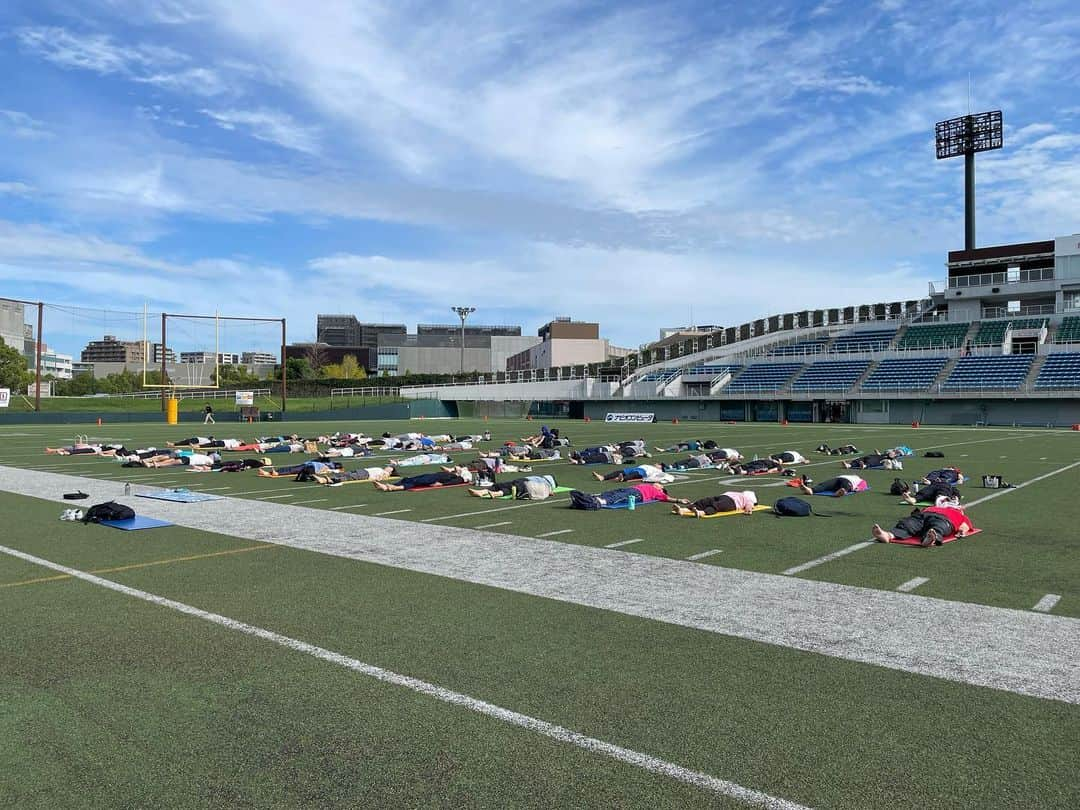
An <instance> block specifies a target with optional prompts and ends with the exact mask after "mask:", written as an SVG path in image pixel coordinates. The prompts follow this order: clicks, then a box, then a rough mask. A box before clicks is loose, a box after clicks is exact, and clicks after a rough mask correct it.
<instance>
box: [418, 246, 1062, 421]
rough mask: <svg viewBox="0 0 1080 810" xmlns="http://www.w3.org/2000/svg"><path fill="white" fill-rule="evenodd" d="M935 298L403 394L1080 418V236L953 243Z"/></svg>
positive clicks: (705, 415) (562, 408)
mask: <svg viewBox="0 0 1080 810" xmlns="http://www.w3.org/2000/svg"><path fill="white" fill-rule="evenodd" d="M947 267H948V278H947V279H945V280H944V281H942V282H931V283H930V284H929V286H928V292H927V295H926V296H925V297H924V298H921V299H909V300H904V301H892V302H886V303H874V304H862V305H857V306H844V307H836V308H826V309H814V310H802V311H799V312H788V313H781V314H775V315H769V316H766V317H763V318H758V319H756V320H751V321H748V322H746V323H743V324H740V325H738V326H730V327H709V329H708V331H706V330H704V329H700V328H693V327H690V328H687V329H686V330H681V331H684V332H685V333H686V335H687V336H686V337H685V338H684V339H682V340H672V339H671V338H670V336H665V337H664V339H663V340H660V341H657V342H656V343H651V344H647V345H645V346H642V347H641V349H640V350H639V351H638V352H636V353H635V354H631V355H630V356H628V357H627V358H625V360H624V361H623V362H622V364H621V365H619V366H614V365H604V364H592V365H587V366H585V365H581V366H566V367H562V368H552V369H538V370H535V371H529V372H519V373H505V374H503V373H500V374H494V375H489V376H485V377H483V378H482V379H481V381H480V382H479V383H475V384H467V385H455V386H441V387H430V386H429V387H415V388H406V389H403V394H404V395H406V396H411V397H425V398H431V397H434V398H438V399H442V400H444V401H447V402H454V401H483V400H494V401H520V402H531V403H534V406H535V407H537V409H538V411H539V412H543V413H550V414H553V415H556V414H563V415H567V416H578V417H584V416H588V417H591V418H603V417H604V415H605V414H606V413H608V412H612V411H619V412H624V411H637V412H642V413H651V414H653V415H654V416H655V418H657V419H687V420H696V419H699V420H724V421H761V420H762V419H765V420H769V421H772V420H777V421H784V420H790V421H835V420H837V419H839V420H842V421H848V422H866V423H890V422H892V423H906V422H926V423H939V424H971V423H990V422H994V423H1008V424H1037V425H1052V424H1073V423H1076V422H1077V421H1078V418H1077V417H1078V414H1077V412H1076V402H1077V397H1078V396H1080V351H1078V344H1080V236H1077V235H1073V236H1063V237H1058V238H1057V239H1051V240H1045V241H1040V242H1027V243H1020V244H1011V245H998V246H992V247H983V248H971V249H965V250H959V251H952V252H950V253H949V254H948V261H947Z"/></svg>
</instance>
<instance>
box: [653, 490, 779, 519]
mask: <svg viewBox="0 0 1080 810" xmlns="http://www.w3.org/2000/svg"><path fill="white" fill-rule="evenodd" d="M757 502H758V500H757V495H756V494H755V493H753V492H751V491H750V490H748V489H747V490H743V491H742V492H724V493H721V494H720V495H709V496H707V497H704V498H698V499H697V500H696V501H693V502H691V503H690V504H688V505H686V506H682V505H679V504H676V505H675V506H673V507H671V513H672V514H673V515H682V516H683V517H691V516H694V515H696V516H697V517H708V516H709V515H715V514H716V513H717V512H744V513H746V514H747V515H752V514H754V507H755V506H757Z"/></svg>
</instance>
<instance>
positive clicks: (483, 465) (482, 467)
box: [443, 457, 532, 481]
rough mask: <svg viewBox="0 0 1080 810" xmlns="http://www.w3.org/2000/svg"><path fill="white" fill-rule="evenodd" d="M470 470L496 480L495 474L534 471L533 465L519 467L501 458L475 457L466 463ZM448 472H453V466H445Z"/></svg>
mask: <svg viewBox="0 0 1080 810" xmlns="http://www.w3.org/2000/svg"><path fill="white" fill-rule="evenodd" d="M466 466H467V467H468V468H469V469H470V470H472V471H473V472H474V473H476V474H477V475H480V476H484V477H487V478H490V479H491V480H492V481H494V480H495V476H496V475H497V474H501V473H516V472H532V467H528V466H523V467H519V466H518V465H516V464H506V463H505V462H504V461H503V460H502V459H501V458H483V457H481V458H474V459H473V460H472V461H470V462H469V463H468V464H467V465H466ZM443 469H444V470H446V471H447V472H452V471H453V467H443Z"/></svg>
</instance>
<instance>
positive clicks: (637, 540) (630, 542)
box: [537, 532, 645, 548]
mask: <svg viewBox="0 0 1080 810" xmlns="http://www.w3.org/2000/svg"><path fill="white" fill-rule="evenodd" d="M553 534H558V532H553ZM537 537H547V535H544V534H540V535H537ZM644 542H645V539H644V538H642V537H637V538H634V539H633V540H620V541H619V542H618V543H608V544H607V545H606V546H604V548H622V547H623V546H630V545H633V544H634V543H644Z"/></svg>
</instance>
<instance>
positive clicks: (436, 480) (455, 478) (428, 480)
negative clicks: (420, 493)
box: [375, 467, 473, 492]
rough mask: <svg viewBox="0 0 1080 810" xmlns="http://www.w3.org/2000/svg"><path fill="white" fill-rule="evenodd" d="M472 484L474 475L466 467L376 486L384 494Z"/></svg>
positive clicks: (379, 482) (381, 483)
mask: <svg viewBox="0 0 1080 810" xmlns="http://www.w3.org/2000/svg"><path fill="white" fill-rule="evenodd" d="M472 482H473V474H472V473H471V472H469V470H467V469H466V468H465V467H455V468H454V472H447V471H446V470H439V471H438V472H432V473H424V474H423V475H414V476H411V477H409V478H402V479H400V480H399V481H397V482H396V483H393V484H389V483H386V482H385V481H376V482H375V486H376V487H378V488H379V489H381V490H382V491H383V492H402V491H404V490H409V489H417V488H427V487H452V486H457V485H459V484H471V483H472Z"/></svg>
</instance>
